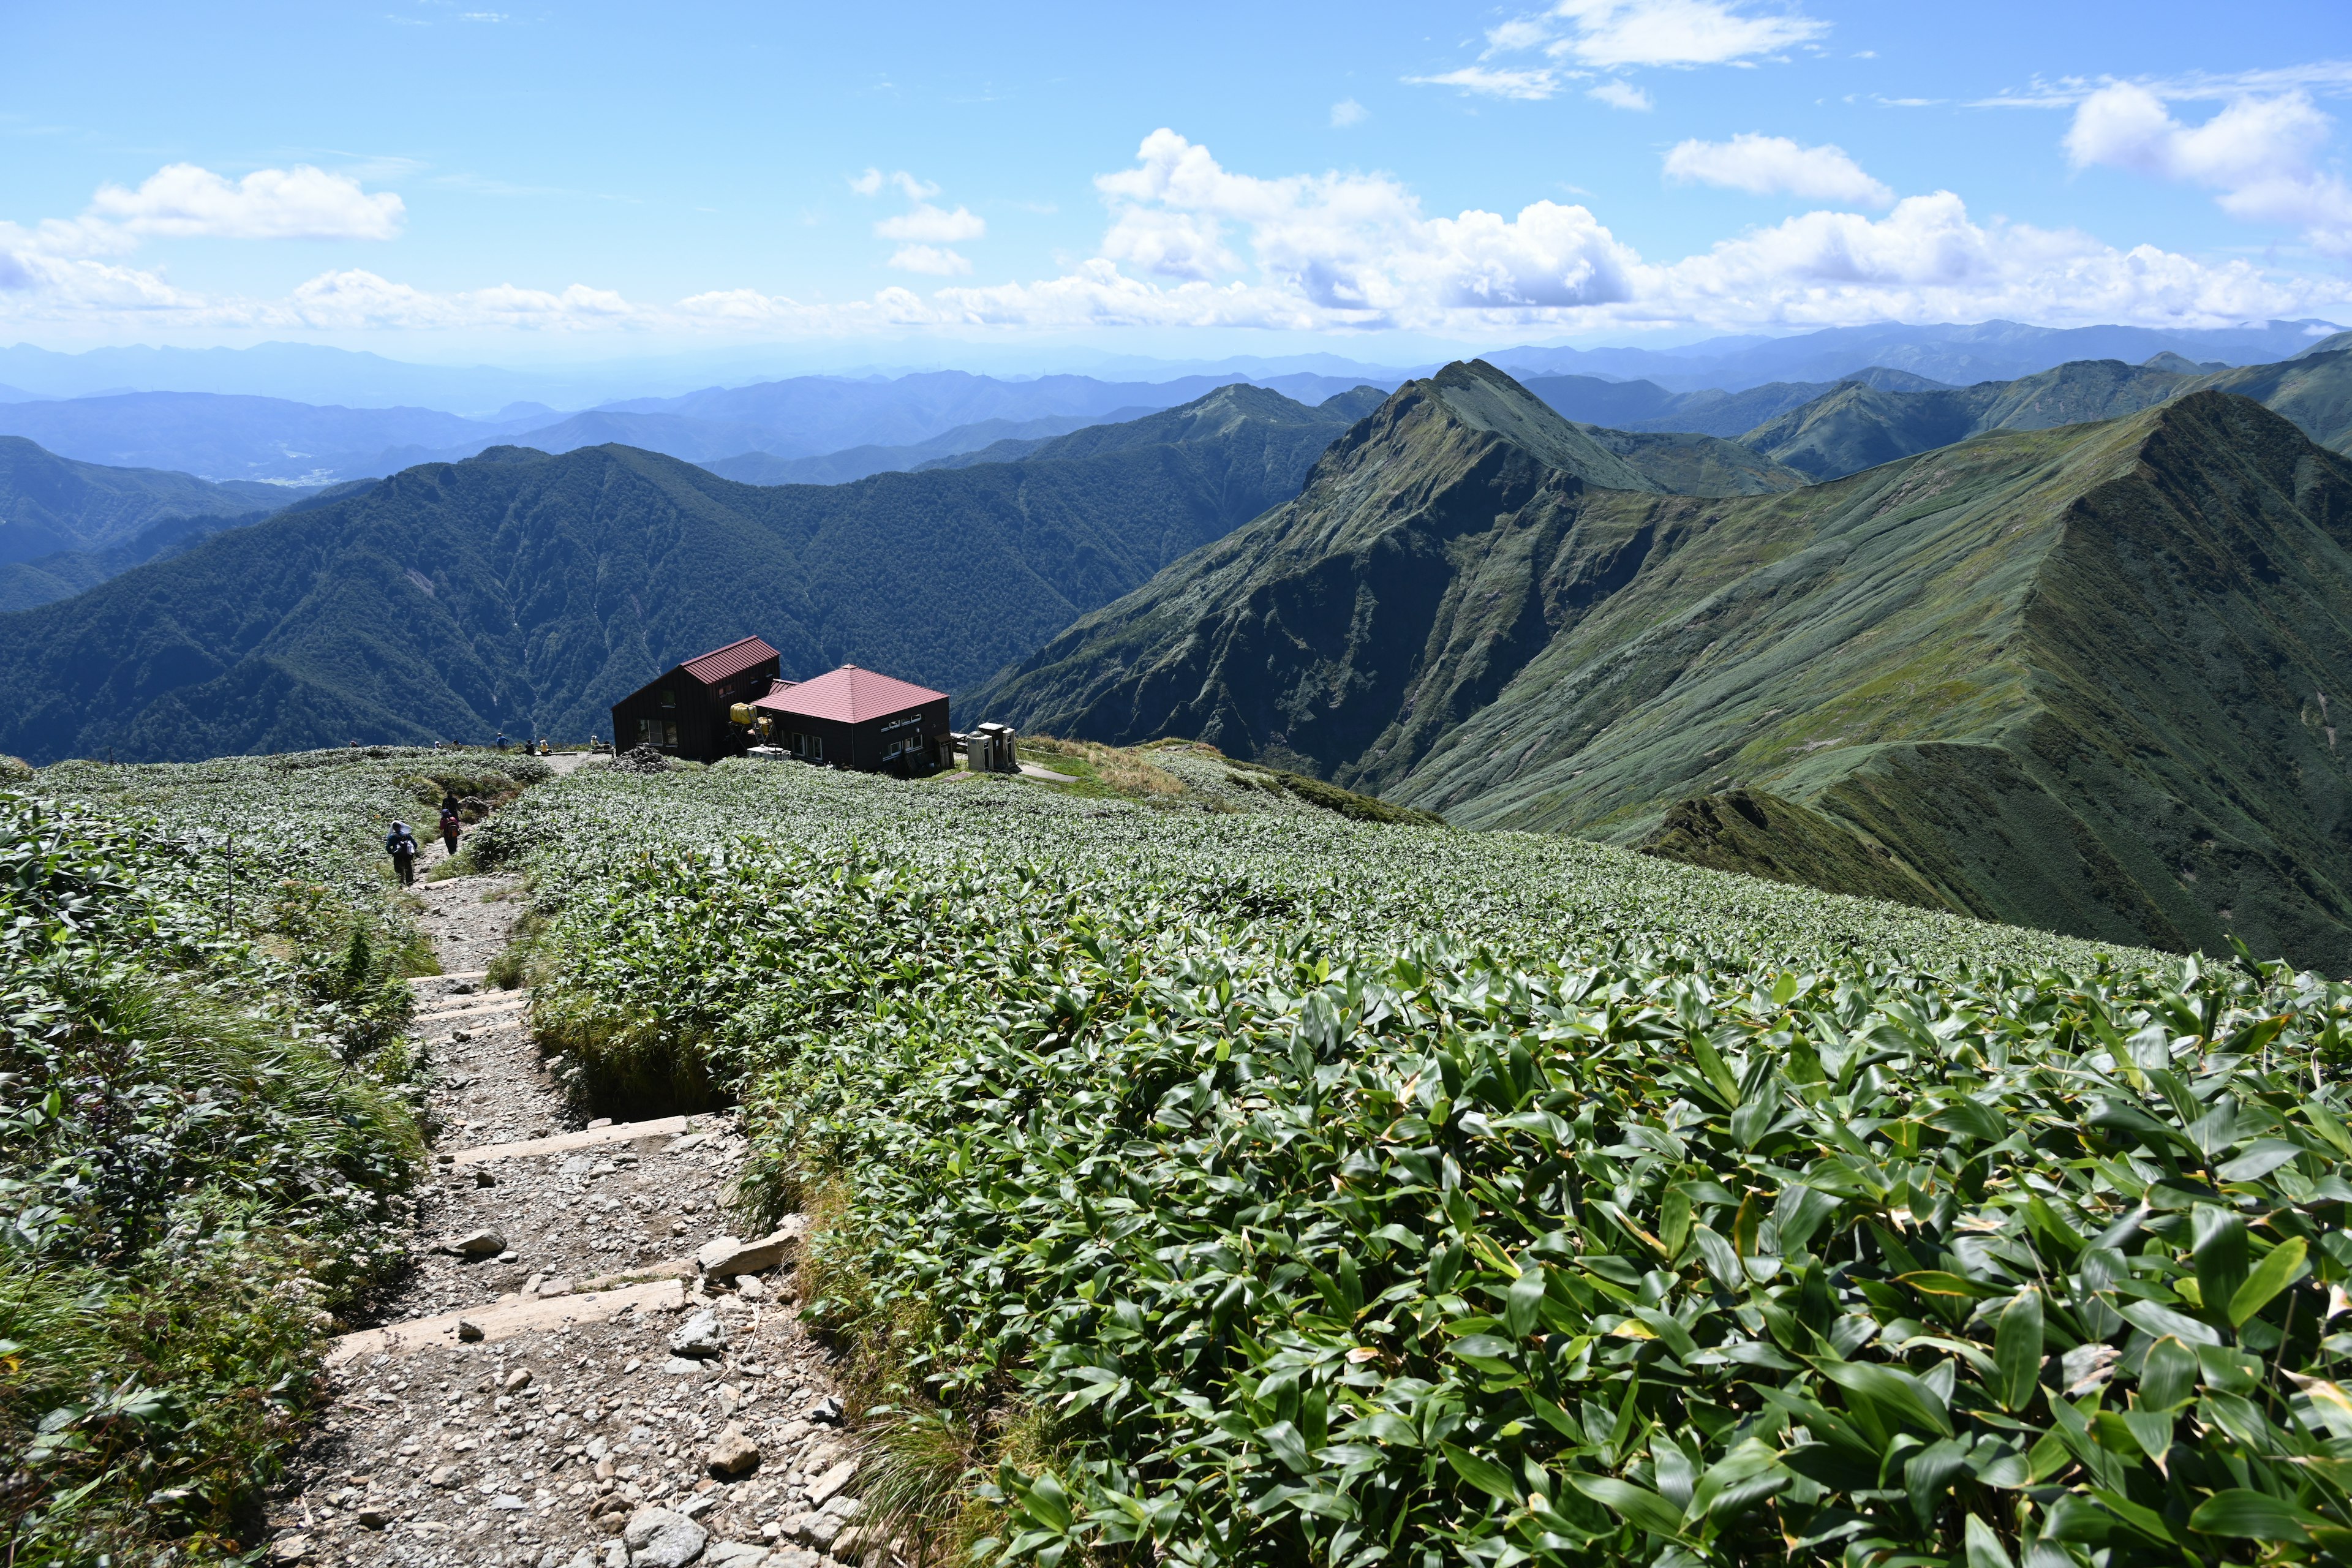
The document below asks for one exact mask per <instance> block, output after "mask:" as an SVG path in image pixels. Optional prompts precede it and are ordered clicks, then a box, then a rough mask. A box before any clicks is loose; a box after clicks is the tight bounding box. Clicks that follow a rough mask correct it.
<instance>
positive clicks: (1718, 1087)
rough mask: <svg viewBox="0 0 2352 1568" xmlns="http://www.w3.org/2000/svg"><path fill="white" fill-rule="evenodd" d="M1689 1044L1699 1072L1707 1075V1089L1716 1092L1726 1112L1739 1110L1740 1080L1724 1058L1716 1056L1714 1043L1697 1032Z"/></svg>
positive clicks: (1691, 1035) (1691, 1037)
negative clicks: (1734, 1075) (1733, 1073)
mask: <svg viewBox="0 0 2352 1568" xmlns="http://www.w3.org/2000/svg"><path fill="white" fill-rule="evenodd" d="M1688 1042H1689V1045H1690V1052H1691V1056H1692V1058H1693V1059H1695V1060H1696V1062H1697V1063H1698V1069H1699V1071H1700V1072H1701V1073H1702V1074H1703V1075H1705V1080H1706V1087H1707V1088H1708V1089H1711V1090H1713V1091H1714V1093H1715V1097H1716V1099H1717V1100H1718V1101H1720V1102H1721V1103H1722V1106H1723V1108H1724V1109H1725V1110H1738V1109H1739V1080H1738V1079H1737V1078H1735V1077H1733V1076H1732V1072H1731V1068H1729V1067H1727V1065H1725V1063H1724V1059H1723V1058H1722V1057H1720V1056H1718V1055H1717V1054H1716V1049H1715V1045H1714V1042H1712V1041H1710V1040H1709V1039H1708V1038H1707V1037H1706V1036H1705V1035H1703V1034H1700V1033H1698V1032H1697V1031H1696V1030H1693V1031H1692V1032H1691V1034H1690V1035H1689V1037H1688Z"/></svg>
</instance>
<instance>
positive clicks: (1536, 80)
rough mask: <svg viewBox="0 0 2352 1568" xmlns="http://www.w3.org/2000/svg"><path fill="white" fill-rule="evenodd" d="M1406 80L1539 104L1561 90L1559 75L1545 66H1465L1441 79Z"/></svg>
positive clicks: (1427, 85) (1429, 85)
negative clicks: (1536, 101)
mask: <svg viewBox="0 0 2352 1568" xmlns="http://www.w3.org/2000/svg"><path fill="white" fill-rule="evenodd" d="M1405 80H1407V81H1409V82H1412V83H1413V84H1414V85H1416V86H1419V87H1458V88H1460V89H1462V90H1463V91H1465V92H1475V93H1479V94H1481V95H1483V96H1485V97H1487V98H1517V99H1524V100H1529V101H1535V100H1542V99H1547V98H1549V97H1550V96H1551V95H1552V94H1554V93H1556V92H1558V91H1559V73H1558V72H1556V71H1553V70H1551V69H1549V68H1546V67H1542V66H1531V67H1525V68H1494V67H1489V66H1464V67H1463V68H1461V69H1459V70H1450V71H1446V72H1444V73H1443V74H1441V75H1438V76H1409V77H1407V78H1405Z"/></svg>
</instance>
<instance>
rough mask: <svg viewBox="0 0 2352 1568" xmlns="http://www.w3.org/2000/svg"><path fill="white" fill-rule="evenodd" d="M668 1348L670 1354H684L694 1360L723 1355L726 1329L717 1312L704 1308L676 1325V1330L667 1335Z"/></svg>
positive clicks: (725, 1347)
mask: <svg viewBox="0 0 2352 1568" xmlns="http://www.w3.org/2000/svg"><path fill="white" fill-rule="evenodd" d="M669 1348H670V1353H671V1354H672V1355H681V1356H686V1357H688V1358H690V1359H692V1360H695V1361H707V1360H709V1358H711V1357H712V1356H718V1355H724V1354H726V1353H727V1330H726V1328H725V1327H724V1326H723V1325H722V1324H721V1323H720V1322H719V1314H718V1313H716V1312H714V1311H711V1310H709V1309H708V1308H705V1309H704V1310H701V1311H699V1312H697V1313H695V1314H694V1316H692V1317H691V1318H688V1320H687V1321H685V1322H683V1323H681V1324H679V1325H678V1330H677V1332H676V1333H674V1334H672V1335H670V1337H669Z"/></svg>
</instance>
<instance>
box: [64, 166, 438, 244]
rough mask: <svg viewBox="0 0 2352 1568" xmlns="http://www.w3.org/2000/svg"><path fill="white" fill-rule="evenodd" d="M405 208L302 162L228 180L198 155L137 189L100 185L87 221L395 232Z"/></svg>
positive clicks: (187, 228) (378, 235)
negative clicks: (199, 162) (197, 162)
mask: <svg viewBox="0 0 2352 1568" xmlns="http://www.w3.org/2000/svg"><path fill="white" fill-rule="evenodd" d="M406 213H407V209H406V208H405V207H404V205H402V203H401V199H400V198H399V197H398V196H396V195H393V194H392V193H390V192H389V191H383V192H378V193H376V194H374V195H370V194H369V193H367V192H366V191H363V190H362V189H361V188H360V183H359V182H358V181H357V180H354V179H351V178H349V177H348V176H345V175H342V174H328V173H327V172H326V171H325V170H323V169H314V168H311V167H310V165H309V164H307V163H306V164H299V165H297V166H296V167H294V168H292V169H257V170H255V171H254V172H253V173H252V174H247V175H246V176H245V178H243V179H242V180H236V181H234V182H232V181H230V180H227V179H225V178H223V177H222V176H221V175H219V174H214V173H213V172H212V171H211V170H209V169H203V168H199V167H197V166H196V165H195V164H194V163H167V164H165V165H164V166H163V168H161V169H158V170H156V171H155V173H154V174H151V175H149V176H148V177H147V179H146V180H145V182H144V183H142V184H141V185H140V186H139V188H138V189H137V190H130V189H126V188H125V187H123V186H121V185H100V187H99V188H98V194H97V195H95V196H93V197H91V198H90V204H89V212H88V213H87V214H86V215H84V216H85V218H86V220H87V221H91V222H96V223H101V224H106V225H109V226H113V227H115V228H117V229H119V230H121V232H122V233H124V234H126V235H135V236H139V237H149V236H154V237H164V238H171V239H186V238H194V237H206V238H214V239H393V238H395V237H398V236H399V234H400V226H401V221H402V219H403V218H404V216H406Z"/></svg>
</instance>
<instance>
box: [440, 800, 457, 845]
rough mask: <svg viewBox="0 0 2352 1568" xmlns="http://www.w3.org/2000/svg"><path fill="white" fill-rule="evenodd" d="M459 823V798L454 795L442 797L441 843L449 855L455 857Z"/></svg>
mask: <svg viewBox="0 0 2352 1568" xmlns="http://www.w3.org/2000/svg"><path fill="white" fill-rule="evenodd" d="M459 821H460V819H459V817H458V816H457V796H456V795H443V796H442V797H441V842H442V844H443V845H444V846H445V847H446V851H447V853H449V854H451V855H455V854H456V853H457V828H458V826H459Z"/></svg>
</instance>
